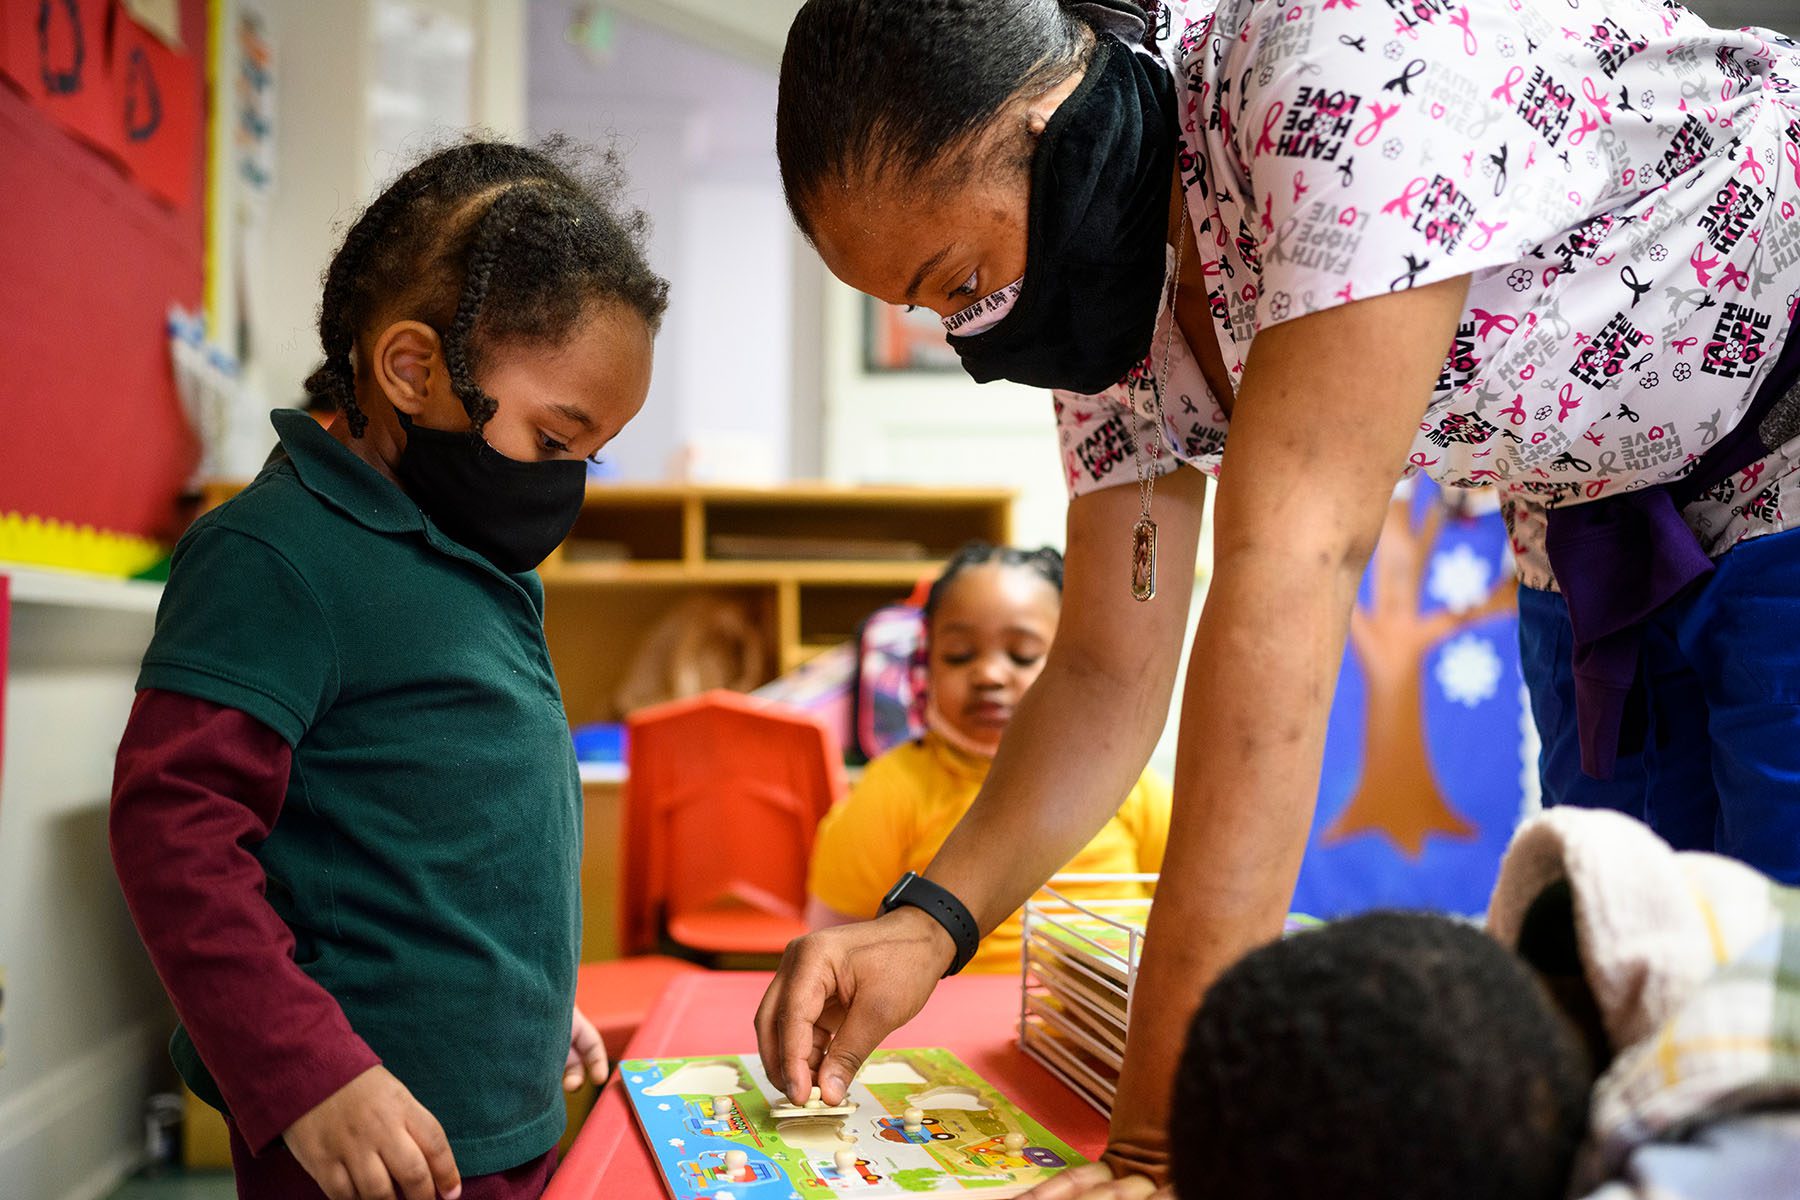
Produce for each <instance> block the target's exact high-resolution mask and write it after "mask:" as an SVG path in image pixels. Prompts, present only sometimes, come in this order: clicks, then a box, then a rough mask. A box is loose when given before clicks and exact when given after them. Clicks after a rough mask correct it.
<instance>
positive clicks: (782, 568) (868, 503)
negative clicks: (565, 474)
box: [539, 484, 1012, 724]
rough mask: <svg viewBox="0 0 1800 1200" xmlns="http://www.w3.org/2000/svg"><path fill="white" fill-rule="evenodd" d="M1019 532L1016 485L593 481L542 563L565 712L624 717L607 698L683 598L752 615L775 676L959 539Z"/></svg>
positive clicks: (854, 622) (583, 718)
mask: <svg viewBox="0 0 1800 1200" xmlns="http://www.w3.org/2000/svg"><path fill="white" fill-rule="evenodd" d="M1011 531H1012V493H1011V492H1010V491H1007V490H1005V489H1000V488H949V489H925V488H901V487H835V486H830V485H825V484H793V485H788V486H783V487H774V488H733V487H711V486H702V485H692V486H689V485H668V486H642V485H598V486H595V487H591V488H589V489H588V497H587V503H586V505H585V506H584V508H583V510H582V514H581V518H580V520H579V521H577V522H576V525H575V530H574V532H573V533H571V534H570V536H569V539H568V541H566V542H565V543H564V544H563V546H562V547H561V548H560V549H558V550H557V552H556V553H555V554H553V555H552V556H551V557H550V559H549V560H548V561H546V562H545V563H544V565H543V566H542V568H540V572H539V573H540V574H541V575H542V577H543V580H544V590H545V610H546V611H545V629H546V636H547V637H548V639H549V643H550V656H551V658H552V659H553V660H554V662H555V664H556V670H557V674H558V676H559V677H560V678H561V680H562V685H563V692H564V697H565V703H566V704H567V707H568V710H569V719H570V720H571V721H573V722H575V723H576V724H581V723H584V722H588V721H599V720H616V719H618V718H619V717H620V716H622V715H623V714H621V713H620V712H618V711H617V708H616V706H615V704H614V700H613V698H614V695H615V693H616V692H617V690H618V687H619V685H620V683H621V682H622V680H623V678H624V675H625V673H626V672H627V671H628V670H629V669H630V666H631V663H632V659H633V656H634V655H635V653H636V650H637V647H638V646H639V645H640V644H641V643H642V641H643V639H644V638H645V637H646V636H647V635H648V634H649V632H650V631H651V629H652V628H654V627H655V625H656V623H657V622H658V621H659V620H661V619H662V617H663V615H664V614H666V613H667V612H669V611H670V609H671V608H672V607H674V606H675V605H676V604H679V603H680V602H681V601H682V600H684V599H685V598H687V597H689V596H693V595H697V594H705V595H717V596H723V597H729V598H731V599H733V600H736V601H739V602H740V603H742V604H743V605H744V606H745V608H746V610H747V611H750V612H752V613H754V614H755V615H756V618H757V620H758V622H759V624H760V627H761V629H762V632H763V634H764V637H765V639H766V641H765V650H766V655H765V661H766V664H767V668H768V671H767V673H768V675H769V677H770V678H773V677H774V676H775V675H777V674H779V673H781V672H783V671H787V670H791V669H792V668H793V667H795V666H798V665H799V664H800V663H802V662H804V661H806V659H808V658H810V657H812V656H813V655H814V654H817V653H819V652H820V651H822V650H824V649H827V648H828V647H830V646H832V645H834V644H836V643H838V642H842V641H844V640H846V639H848V638H850V637H853V636H854V635H855V633H856V628H857V626H858V625H859V624H860V623H861V621H862V619H863V618H864V617H866V616H867V615H868V614H869V613H870V612H872V611H873V610H875V609H876V608H879V607H880V606H882V605H883V604H891V603H894V602H896V601H899V600H903V599H905V598H906V597H907V596H908V595H909V594H911V592H912V591H913V589H914V587H915V586H916V585H917V584H918V582H919V580H920V579H922V578H925V577H927V576H930V575H933V574H935V573H936V571H937V570H938V568H939V566H940V565H941V563H942V562H943V560H944V559H945V558H947V557H948V556H949V555H950V554H952V553H954V552H955V550H956V548H957V547H959V546H961V545H962V544H963V543H964V542H966V541H969V540H970V539H972V538H981V539H984V540H986V541H990V542H1006V541H1008V540H1009V539H1010V537H1011ZM846 550H849V551H850V552H852V553H853V554H854V555H855V556H854V557H845V556H844V553H845V551H846Z"/></svg>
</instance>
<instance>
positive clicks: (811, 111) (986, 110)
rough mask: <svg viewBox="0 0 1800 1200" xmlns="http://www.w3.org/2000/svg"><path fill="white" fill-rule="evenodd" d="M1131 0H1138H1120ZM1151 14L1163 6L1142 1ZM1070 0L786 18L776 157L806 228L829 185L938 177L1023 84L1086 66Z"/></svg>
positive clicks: (934, 4)
mask: <svg viewBox="0 0 1800 1200" xmlns="http://www.w3.org/2000/svg"><path fill="white" fill-rule="evenodd" d="M1113 2H1114V4H1115V5H1116V4H1117V3H1121V2H1123V3H1128V4H1129V3H1131V0H1113ZM1136 7H1138V8H1141V9H1145V10H1146V11H1147V13H1148V15H1149V16H1150V18H1151V20H1152V22H1154V20H1155V18H1156V16H1157V8H1158V6H1157V5H1156V4H1155V3H1138V4H1137V5H1136ZM1093 47H1094V38H1093V35H1092V33H1091V30H1090V27H1089V25H1088V23H1087V22H1086V21H1085V20H1083V18H1082V17H1081V16H1080V15H1079V14H1078V13H1077V12H1076V11H1075V4H1074V0H1068V2H1067V3H1065V2H1064V0H807V3H806V4H805V5H803V6H802V7H801V9H800V12H799V15H797V16H796V17H795V18H794V23H793V25H792V26H790V27H789V29H788V35H787V45H786V48H785V49H784V50H783V51H782V55H781V78H780V83H779V87H778V92H777V99H776V103H775V157H776V158H777V160H778V161H779V162H780V165H781V182H782V187H783V188H784V189H785V191H786V193H787V202H788V208H789V210H790V211H791V212H792V213H793V214H794V221H795V223H796V224H798V225H799V226H800V231H801V232H802V233H804V234H805V235H806V236H807V237H808V238H809V239H810V238H812V237H813V224H812V218H811V215H810V214H811V211H812V208H813V205H814V204H815V203H816V202H817V201H818V199H819V197H820V195H821V194H822V193H823V192H824V191H825V190H826V189H827V188H833V187H841V186H844V185H846V184H852V183H856V182H858V181H860V180H861V179H862V178H864V177H865V176H866V175H868V174H869V173H871V172H880V171H886V170H890V169H894V170H898V171H900V172H901V173H902V174H903V175H904V176H906V177H908V178H909V179H912V180H914V181H915V182H917V183H921V184H925V185H930V184H932V183H934V182H935V181H936V180H938V179H939V178H941V177H942V176H941V174H940V173H941V172H944V171H948V170H953V169H954V168H956V167H958V166H959V165H961V164H965V163H967V162H968V161H969V158H970V155H972V154H973V153H974V152H975V151H976V150H977V149H978V148H979V147H980V146H981V145H982V144H983V143H982V141H981V139H979V138H976V137H972V136H971V135H975V134H978V133H980V132H982V131H984V130H986V129H987V128H988V125H989V123H990V122H991V121H992V120H993V118H994V116H995V115H996V114H997V113H999V111H1000V110H1001V108H1003V107H1004V106H1005V105H1006V103H1007V102H1008V101H1009V100H1011V99H1012V98H1013V97H1015V96H1019V95H1035V94H1037V93H1041V92H1043V91H1046V90H1048V89H1049V88H1050V87H1052V86H1054V85H1055V84H1056V83H1057V81H1059V80H1061V79H1064V78H1066V77H1067V76H1068V75H1069V74H1070V73H1071V72H1072V71H1075V70H1078V69H1080V68H1081V67H1083V66H1085V65H1086V63H1087V61H1088V58H1089V57H1090V55H1091V54H1092V52H1093Z"/></svg>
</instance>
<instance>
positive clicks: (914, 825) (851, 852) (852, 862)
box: [807, 734, 1169, 972]
mask: <svg viewBox="0 0 1800 1200" xmlns="http://www.w3.org/2000/svg"><path fill="white" fill-rule="evenodd" d="M988 766H989V764H988V761H987V760H986V759H982V758H977V757H975V756H973V755H969V754H964V753H962V752H961V751H959V750H956V749H955V748H953V747H952V746H950V745H949V744H947V743H946V742H944V741H943V740H942V739H941V738H938V737H936V736H935V735H931V734H927V735H926V737H925V740H924V741H922V742H909V743H907V744H906V745H904V746H900V747H897V748H895V749H893V750H890V751H888V752H887V753H886V754H884V755H882V756H881V757H880V758H878V759H876V760H875V761H874V762H872V763H870V764H869V769H868V770H867V771H866V772H865V773H864V775H863V777H862V780H861V782H859V783H858V784H857V785H856V787H855V788H854V789H852V790H851V792H850V795H849V797H848V798H847V799H845V800H844V802H843V803H842V804H839V805H838V806H837V807H836V808H834V809H832V810H831V811H830V812H829V813H827V814H826V815H825V819H824V821H822V822H820V824H819V833H818V839H817V841H815V842H814V844H813V854H812V870H811V872H810V878H809V879H808V881H807V886H808V889H809V890H810V891H811V892H812V895H813V896H814V898H815V899H817V900H818V901H819V902H820V903H822V904H824V905H825V906H826V907H828V908H831V909H834V910H836V911H837V912H840V913H842V914H844V915H845V916H847V917H858V918H863V917H873V916H874V915H875V910H876V909H877V908H879V907H880V905H881V898H882V897H883V896H885V895H886V894H887V890H888V889H889V888H890V887H892V886H894V881H895V880H897V879H899V878H900V876H901V875H903V874H905V873H906V872H907V871H923V870H924V869H925V868H926V866H927V865H929V864H930V862H931V860H932V858H933V857H935V856H936V855H937V852H938V848H939V847H940V846H942V845H943V844H944V839H945V838H947V837H949V836H950V830H951V829H953V828H954V827H955V825H956V823H957V821H959V820H961V819H962V815H963V814H964V813H966V812H968V811H969V806H970V805H971V804H973V803H974V801H975V793H976V792H977V791H979V790H980V788H981V783H982V780H984V779H986V778H987V772H988ZM1168 840H1169V786H1168V784H1166V783H1164V782H1163V781H1162V779H1161V778H1160V777H1158V776H1157V775H1156V773H1155V772H1153V771H1145V772H1144V774H1143V776H1142V777H1141V778H1139V779H1138V781H1137V783H1136V785H1134V786H1133V787H1132V789H1131V791H1130V793H1129V794H1128V795H1127V796H1126V797H1125V803H1123V804H1121V805H1120V806H1119V811H1118V812H1116V813H1114V814H1113V816H1112V817H1111V818H1110V819H1109V820H1108V821H1107V822H1106V825H1105V826H1104V827H1103V828H1102V829H1101V830H1100V832H1099V833H1097V834H1095V835H1094V840H1093V841H1091V842H1089V843H1088V844H1087V845H1086V846H1084V847H1083V848H1082V849H1081V851H1080V852H1079V853H1077V854H1076V855H1075V857H1074V858H1072V859H1070V860H1069V862H1068V865H1067V866H1065V867H1064V868H1063V870H1064V871H1066V872H1079V873H1091V874H1123V873H1131V872H1155V871H1160V870H1161V869H1162V860H1163V852H1164V850H1165V849H1166V848H1167V846H1168ZM1002 852H1003V851H1001V850H999V849H997V850H996V853H1002ZM1058 890H1059V891H1062V892H1063V893H1064V894H1065V895H1069V896H1071V897H1072V898H1078V899H1098V898H1101V897H1110V896H1130V895H1147V894H1148V892H1147V891H1146V890H1145V889H1144V888H1142V887H1139V886H1135V885H1132V884H1124V883H1109V884H1085V885H1081V884H1078V885H1071V886H1070V887H1067V888H1063V887H1060V886H1059V888H1058ZM1019 939H1020V920H1019V914H1018V913H1014V914H1013V915H1012V916H1010V917H1008V918H1007V919H1006V920H1005V921H1004V922H1002V923H1001V925H1000V926H999V927H998V928H997V929H995V930H994V931H993V932H992V933H990V934H988V935H987V937H986V938H984V939H983V940H982V943H981V949H980V950H979V951H977V952H976V954H975V957H974V959H972V960H971V961H970V963H969V965H968V967H967V968H966V969H967V970H970V971H992V972H1003V971H1017V970H1018V969H1019Z"/></svg>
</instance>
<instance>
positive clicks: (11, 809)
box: [0, 600, 174, 1200]
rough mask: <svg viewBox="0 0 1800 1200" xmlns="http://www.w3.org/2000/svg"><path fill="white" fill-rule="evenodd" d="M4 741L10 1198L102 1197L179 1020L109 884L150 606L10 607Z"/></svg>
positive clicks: (3, 935) (1, 834)
mask: <svg viewBox="0 0 1800 1200" xmlns="http://www.w3.org/2000/svg"><path fill="white" fill-rule="evenodd" d="M11 632H12V645H11V662H10V664H9V666H8V669H7V673H6V692H5V705H6V734H5V741H4V744H3V745H0V967H4V968H5V971H6V1008H5V1014H4V1016H5V1022H6V1045H5V1063H4V1065H0V1196H4V1197H6V1198H7V1200H13V1198H14V1197H18V1198H19V1200H26V1198H29V1200H89V1198H91V1197H96V1196H102V1195H105V1194H106V1193H107V1192H108V1191H109V1190H110V1189H111V1188H112V1186H113V1185H114V1184H115V1183H117V1181H118V1179H119V1178H120V1177H121V1176H122V1175H123V1174H124V1173H125V1171H127V1170H128V1169H130V1168H131V1167H132V1166H133V1165H134V1164H135V1162H136V1156H137V1154H138V1152H139V1151H140V1149H141V1147H142V1145H143V1130H142V1125H141V1120H142V1115H143V1105H144V1098H145V1097H146V1096H147V1095H149V1094H150V1092H151V1091H153V1090H157V1089H158V1088H160V1087H162V1086H164V1085H165V1084H166V1082H167V1081H168V1080H170V1079H171V1078H172V1077H173V1076H172V1072H171V1071H170V1069H169V1068H168V1066H167V1062H168V1057H167V1054H166V1052H165V1050H164V1045H165V1043H166V1040H167V1038H168V1035H169V1031H170V1030H171V1029H172V1028H173V1027H174V1018H173V1017H172V1016H171V1015H170V1013H169V1010H168V1007H167V1003H166V1001H165V1000H164V998H163V993H162V989H161V987H160V986H159V985H158V983H157V981H156V977H155V975H154V974H153V973H152V971H151V970H150V965H149V962H148V960H147V958H146V957H145V954H144V950H143V947H142V946H141V945H140V943H139V942H138V939H137V934H136V932H135V931H134V930H133V928H132V926H131V922H130V918H129V917H128V916H127V914H126V912H125V902H124V899H123V897H121V896H120V894H119V888H118V884H117V882H116V881H115V880H114V877H113V870H112V858H111V855H110V853H109V852H108V849H107V841H106V814H107V800H108V796H109V794H110V791H111V786H112V766H113V756H114V754H115V753H116V752H117V749H118V741H119V734H120V731H121V730H123V729H124V726H125V717H126V714H127V712H128V711H129V709H130V706H131V697H132V681H133V680H134V679H135V677H136V675H137V664H138V659H139V658H140V657H141V656H142V654H143V651H144V647H145V645H146V644H147V643H148V641H149V636H150V614H149V613H148V612H140V613H108V612H103V611H94V610H88V609H78V608H68V607H62V606H55V605H42V604H33V603H19V602H18V601H17V600H15V601H14V604H13V608H12V629H11Z"/></svg>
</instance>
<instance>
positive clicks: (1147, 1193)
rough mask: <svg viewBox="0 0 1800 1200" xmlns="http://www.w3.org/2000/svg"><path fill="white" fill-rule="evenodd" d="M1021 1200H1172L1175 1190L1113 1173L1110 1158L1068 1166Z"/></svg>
mask: <svg viewBox="0 0 1800 1200" xmlns="http://www.w3.org/2000/svg"><path fill="white" fill-rule="evenodd" d="M1020 1200H1175V1189H1174V1188H1172V1187H1170V1186H1168V1185H1166V1184H1165V1185H1164V1186H1162V1187H1160V1188H1159V1187H1157V1186H1156V1182H1155V1181H1154V1180H1152V1179H1151V1178H1150V1177H1149V1176H1147V1175H1136V1174H1132V1173H1130V1172H1129V1171H1126V1170H1124V1169H1123V1168H1120V1169H1117V1170H1115V1168H1114V1166H1113V1164H1112V1161H1111V1158H1110V1156H1109V1157H1108V1158H1105V1159H1102V1160H1101V1161H1100V1162H1097V1163H1087V1164H1085V1165H1083V1166H1079V1167H1071V1168H1069V1169H1068V1170H1067V1171H1064V1172H1063V1173H1062V1174H1060V1175H1058V1176H1056V1178H1054V1179H1051V1180H1049V1181H1047V1182H1045V1183H1040V1184H1038V1185H1037V1186H1036V1187H1034V1188H1032V1189H1031V1190H1030V1191H1029V1192H1026V1193H1025V1194H1024V1195H1023V1196H1021V1197H1020Z"/></svg>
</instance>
